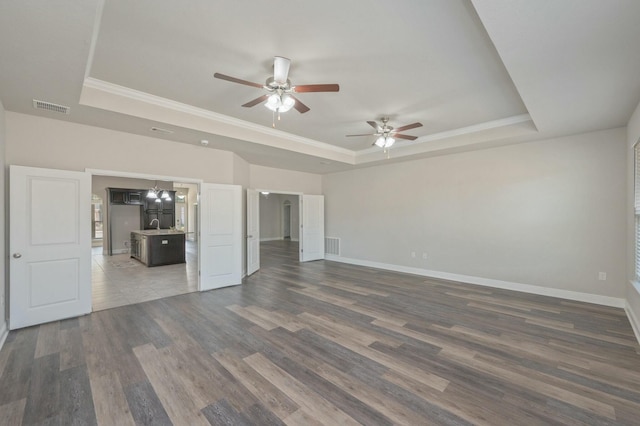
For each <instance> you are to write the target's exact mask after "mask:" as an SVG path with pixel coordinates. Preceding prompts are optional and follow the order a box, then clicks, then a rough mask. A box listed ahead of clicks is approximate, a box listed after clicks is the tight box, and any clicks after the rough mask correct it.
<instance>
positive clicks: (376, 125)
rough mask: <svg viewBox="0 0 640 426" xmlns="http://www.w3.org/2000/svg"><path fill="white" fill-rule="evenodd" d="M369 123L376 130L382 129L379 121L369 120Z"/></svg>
mask: <svg viewBox="0 0 640 426" xmlns="http://www.w3.org/2000/svg"><path fill="white" fill-rule="evenodd" d="M367 124H368V125H369V126H371V127H373V128H374V129H376V132H379V131H380V126H378V123H376V122H375V121H367Z"/></svg>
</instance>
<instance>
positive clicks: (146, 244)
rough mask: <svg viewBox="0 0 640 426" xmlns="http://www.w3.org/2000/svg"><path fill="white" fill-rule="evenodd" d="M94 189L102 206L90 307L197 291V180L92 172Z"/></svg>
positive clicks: (108, 305) (93, 257)
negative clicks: (166, 180) (167, 179)
mask: <svg viewBox="0 0 640 426" xmlns="http://www.w3.org/2000/svg"><path fill="white" fill-rule="evenodd" d="M92 189H93V192H94V196H100V195H101V198H102V199H103V211H104V212H103V231H104V232H103V240H102V246H101V247H100V246H98V247H94V250H93V256H92V259H93V262H92V294H93V309H94V311H96V310H102V309H109V308H112V307H116V306H123V305H127V304H132V303H140V302H143V301H147V300H154V299H158V298H161V297H169V296H174V295H178V294H184V293H189V292H192V291H196V289H197V281H198V279H197V264H198V257H197V256H198V252H197V241H196V235H197V227H196V226H195V223H196V219H197V213H196V212H197V185H195V184H180V183H174V182H163V181H151V180H144V179H132V178H121V177H108V176H94V177H93V182H92ZM94 245H95V241H94Z"/></svg>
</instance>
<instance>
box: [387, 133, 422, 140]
mask: <svg viewBox="0 0 640 426" xmlns="http://www.w3.org/2000/svg"><path fill="white" fill-rule="evenodd" d="M391 137H392V138H396V139H407V140H410V141H415V140H416V139H418V137H417V136H409V135H400V134H398V133H394V134H392V135H391Z"/></svg>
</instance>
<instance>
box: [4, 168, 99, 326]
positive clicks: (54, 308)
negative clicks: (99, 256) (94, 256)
mask: <svg viewBox="0 0 640 426" xmlns="http://www.w3.org/2000/svg"><path fill="white" fill-rule="evenodd" d="M9 174H10V186H9V197H10V206H9V221H10V232H9V244H10V253H11V257H10V266H9V267H10V272H9V289H10V290H9V293H10V296H9V309H10V317H9V325H10V328H11V329H16V328H21V327H27V326H30V325H35V324H41V323H45V322H50V321H55V320H59V319H63V318H70V317H75V316H79V315H83V314H86V313H89V312H91V217H90V212H91V176H90V175H89V174H88V173H82V172H70V171H64V170H50V169H39V168H33V167H21V166H11V167H10V171H9Z"/></svg>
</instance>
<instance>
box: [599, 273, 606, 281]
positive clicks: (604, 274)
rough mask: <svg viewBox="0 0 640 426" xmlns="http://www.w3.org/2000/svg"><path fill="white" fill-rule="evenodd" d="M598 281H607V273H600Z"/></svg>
mask: <svg viewBox="0 0 640 426" xmlns="http://www.w3.org/2000/svg"><path fill="white" fill-rule="evenodd" d="M598 280H600V281H606V280H607V273H606V272H598Z"/></svg>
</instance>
